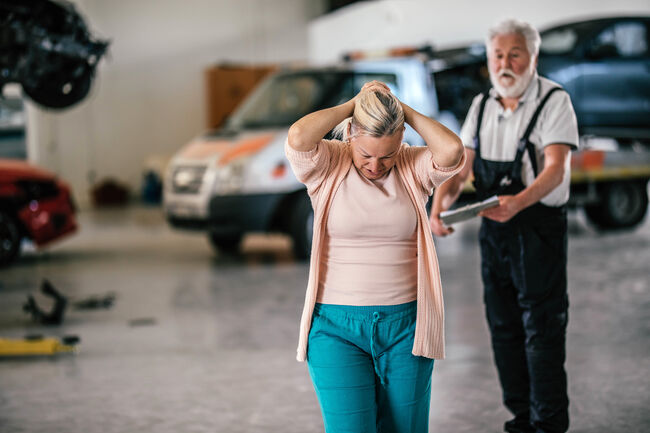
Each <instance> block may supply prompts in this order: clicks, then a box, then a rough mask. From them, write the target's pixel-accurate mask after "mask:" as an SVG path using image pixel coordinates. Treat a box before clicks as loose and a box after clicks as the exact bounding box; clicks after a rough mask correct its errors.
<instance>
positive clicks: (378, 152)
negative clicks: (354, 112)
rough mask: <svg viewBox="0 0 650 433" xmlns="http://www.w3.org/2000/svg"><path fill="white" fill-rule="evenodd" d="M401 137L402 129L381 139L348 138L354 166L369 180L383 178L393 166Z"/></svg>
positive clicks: (369, 137)
mask: <svg viewBox="0 0 650 433" xmlns="http://www.w3.org/2000/svg"><path fill="white" fill-rule="evenodd" d="M403 135H404V130H403V129H402V130H401V131H398V132H396V133H394V134H393V135H385V136H383V137H371V136H368V135H359V136H356V137H352V138H350V146H351V148H352V162H353V163H354V166H355V167H356V168H357V170H359V172H360V173H361V174H362V175H363V176H364V177H365V178H366V179H369V180H375V179H379V178H381V177H383V176H385V175H386V174H387V173H388V172H389V171H390V169H391V168H393V166H394V165H395V161H396V159H397V158H396V156H397V152H398V151H399V149H400V146H401V144H402V137H403Z"/></svg>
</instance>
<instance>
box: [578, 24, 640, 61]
mask: <svg viewBox="0 0 650 433" xmlns="http://www.w3.org/2000/svg"><path fill="white" fill-rule="evenodd" d="M646 33H647V29H646V26H645V25H644V24H643V23H640V22H632V21H628V22H620V23H617V24H614V25H612V26H610V27H608V28H606V29H605V30H603V31H602V32H601V33H600V34H599V35H598V36H597V37H596V38H595V39H594V42H593V44H592V47H591V50H590V52H591V54H592V56H594V57H597V58H612V57H645V56H648V36H647V34H646Z"/></svg>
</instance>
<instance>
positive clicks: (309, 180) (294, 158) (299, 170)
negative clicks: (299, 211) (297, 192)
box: [284, 140, 336, 195]
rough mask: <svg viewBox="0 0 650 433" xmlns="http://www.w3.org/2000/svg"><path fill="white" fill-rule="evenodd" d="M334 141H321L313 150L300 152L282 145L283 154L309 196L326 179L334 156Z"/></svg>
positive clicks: (286, 142)
mask: <svg viewBox="0 0 650 433" xmlns="http://www.w3.org/2000/svg"><path fill="white" fill-rule="evenodd" d="M335 150H336V149H335V141H334V140H321V141H320V142H319V143H318V144H317V145H316V147H315V148H314V149H312V150H310V151H307V152H300V151H298V150H295V149H294V148H292V147H291V146H289V142H288V140H287V141H285V143H284V152H285V154H286V155H287V159H288V160H289V164H291V168H292V169H293V172H294V174H295V175H296V178H297V179H298V181H300V182H301V183H303V184H305V186H306V187H307V192H308V193H309V195H313V194H314V193H315V192H316V190H318V188H319V187H320V185H321V184H322V183H323V180H325V178H326V177H327V173H328V170H329V169H330V167H332V166H333V163H332V162H333V161H332V159H333V157H334V155H335V154H336V151H335Z"/></svg>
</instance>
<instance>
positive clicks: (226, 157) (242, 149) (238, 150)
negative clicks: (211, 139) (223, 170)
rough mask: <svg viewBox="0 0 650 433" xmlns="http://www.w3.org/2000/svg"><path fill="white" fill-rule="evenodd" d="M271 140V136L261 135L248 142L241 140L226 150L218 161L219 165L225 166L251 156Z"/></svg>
mask: <svg viewBox="0 0 650 433" xmlns="http://www.w3.org/2000/svg"><path fill="white" fill-rule="evenodd" d="M272 139H273V135H272V134H268V135H261V136H258V137H255V138H251V139H249V140H243V141H240V142H239V143H237V144H236V145H234V146H233V147H231V148H229V149H228V150H226V151H225V152H224V153H223V155H221V159H219V165H226V164H228V163H229V162H230V161H232V160H233V159H236V158H240V157H242V156H245V155H251V154H253V153H255V152H257V151H259V150H261V149H263V148H264V146H266V145H267V144H269V142H270V141H271V140H272Z"/></svg>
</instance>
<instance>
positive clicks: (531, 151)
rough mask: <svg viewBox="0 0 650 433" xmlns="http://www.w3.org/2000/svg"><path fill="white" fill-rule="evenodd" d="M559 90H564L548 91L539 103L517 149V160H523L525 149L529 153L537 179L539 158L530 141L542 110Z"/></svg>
mask: <svg viewBox="0 0 650 433" xmlns="http://www.w3.org/2000/svg"><path fill="white" fill-rule="evenodd" d="M557 90H562V91H563V90H564V89H563V88H561V87H553V88H552V89H551V90H549V91H548V93H547V94H546V95H545V96H544V98H543V99H542V101H541V102H540V103H539V105H538V106H537V109H536V110H535V113H534V114H533V117H531V119H530V122H529V123H528V126H527V127H526V132H524V135H523V136H522V137H521V139H519V147H518V149H517V158H521V157H522V156H523V153H524V149H526V150H527V151H528V158H530V164H531V165H532V167H533V173H534V174H535V177H537V174H538V171H537V157H536V156H535V147H534V146H533V144H532V143H531V142H530V141H529V138H530V134H531V133H532V132H533V128H535V125H536V124H537V118H538V117H539V115H540V113H541V112H542V109H544V106H545V105H546V102H547V101H548V99H549V98H550V97H551V95H552V94H553V92H555V91H557Z"/></svg>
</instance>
